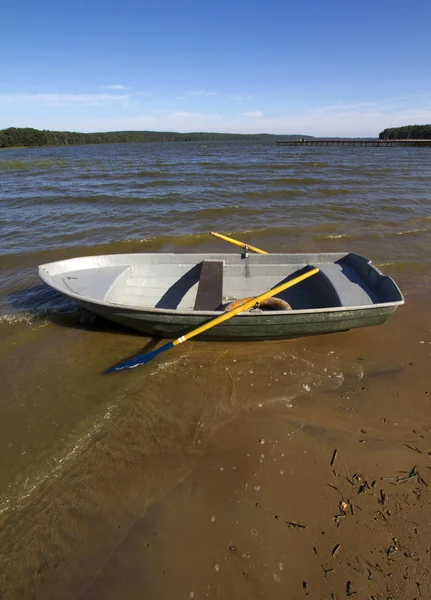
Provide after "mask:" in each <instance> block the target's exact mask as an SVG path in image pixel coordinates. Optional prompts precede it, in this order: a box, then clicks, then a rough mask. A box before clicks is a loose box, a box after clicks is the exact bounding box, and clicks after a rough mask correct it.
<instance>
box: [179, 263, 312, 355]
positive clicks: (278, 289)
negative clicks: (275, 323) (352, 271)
mask: <svg viewBox="0 0 431 600" xmlns="http://www.w3.org/2000/svg"><path fill="white" fill-rule="evenodd" d="M318 272H319V269H318V268H317V267H316V268H314V269H311V271H307V273H303V274H302V275H299V276H298V277H295V279H291V280H290V281H288V282H286V283H282V284H281V285H278V286H277V287H275V288H272V290H268V291H267V292H265V293H264V294H260V295H259V296H256V297H255V298H252V299H251V300H249V301H248V302H244V304H241V305H240V306H237V307H236V308H234V309H233V310H231V311H229V312H225V313H223V314H222V315H220V316H219V317H216V318H215V319H211V321H209V322H208V323H205V325H202V326H201V327H198V328H197V329H194V330H193V331H191V332H190V333H186V334H185V335H183V336H182V337H180V338H178V339H177V340H175V341H174V342H173V345H174V346H177V345H178V344H181V343H182V342H185V341H186V340H189V339H190V338H192V337H194V336H195V335H199V334H200V333H202V332H204V331H206V330H207V329H211V327H215V326H216V325H218V324H219V323H223V321H227V320H228V319H231V318H232V317H234V316H235V315H237V314H238V313H240V312H243V311H245V310H248V309H249V308H252V307H253V306H254V305H255V304H256V303H257V302H262V300H266V299H267V298H271V297H272V296H276V295H277V294H279V293H280V292H282V291H283V290H287V288H290V287H292V286H293V285H296V284H297V283H300V282H301V281H304V279H307V278H308V277H311V276H312V275H315V274H316V273H318Z"/></svg>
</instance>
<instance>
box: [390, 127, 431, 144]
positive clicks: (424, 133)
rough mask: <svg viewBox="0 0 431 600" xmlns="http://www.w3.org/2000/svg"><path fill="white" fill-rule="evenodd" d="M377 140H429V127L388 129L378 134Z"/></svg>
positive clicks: (430, 134)
mask: <svg viewBox="0 0 431 600" xmlns="http://www.w3.org/2000/svg"><path fill="white" fill-rule="evenodd" d="M379 140H431V125H405V126H404V127H389V128H388V129H385V130H384V131H382V132H381V133H379Z"/></svg>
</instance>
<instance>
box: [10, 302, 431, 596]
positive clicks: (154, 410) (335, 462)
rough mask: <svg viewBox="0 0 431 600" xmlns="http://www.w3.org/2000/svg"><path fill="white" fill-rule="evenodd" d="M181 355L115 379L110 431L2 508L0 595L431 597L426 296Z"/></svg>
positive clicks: (429, 322)
mask: <svg viewBox="0 0 431 600" xmlns="http://www.w3.org/2000/svg"><path fill="white" fill-rule="evenodd" d="M99 343H100V340H99ZM121 343H122V344H123V347H122V352H123V354H124V355H127V352H126V348H125V347H124V344H126V342H125V341H122V342H121ZM127 344H129V346H128V351H129V352H130V353H132V350H133V346H136V348H138V344H139V340H137V339H133V338H132V339H129V340H128V341H127ZM185 346H186V345H185ZM215 348H216V350H215ZM116 352H117V354H118V348H117V349H116ZM182 352H183V353H182V354H180V355H179V357H178V358H174V357H172V360H173V361H174V362H173V363H170V362H169V360H168V359H166V361H165V362H164V363H163V362H161V363H160V365H159V366H158V367H157V368H155V369H154V372H153V375H152V376H151V377H147V378H146V379H142V375H141V376H140V375H139V374H138V373H137V372H138V370H135V372H134V373H133V374H132V375H131V376H130V377H133V378H134V379H131V378H130V377H129V376H127V377H128V378H126V377H124V376H123V374H120V375H119V379H118V383H117V382H116V383H115V385H118V386H122V385H124V384H125V382H126V381H128V386H129V396H128V398H127V400H125V401H124V403H123V405H122V406H121V407H120V408H118V407H117V410H116V412H115V414H114V415H113V416H112V419H111V421H112V422H110V423H109V427H106V428H102V429H100V431H98V432H96V433H95V434H94V435H93V436H92V437H91V439H90V441H89V443H88V444H87V446H86V448H85V451H83V452H81V453H80V454H79V456H77V457H76V459H75V460H70V461H69V462H68V464H67V466H66V467H65V468H64V469H63V470H62V471H61V472H60V471H59V472H58V475H57V476H55V477H52V478H51V479H50V480H47V481H44V483H43V484H42V485H40V486H39V487H38V488H37V489H36V490H35V491H34V492H33V493H32V494H31V495H30V496H29V498H28V500H27V501H22V502H21V504H20V505H19V506H17V507H16V508H15V509H14V510H12V511H6V512H5V513H4V514H3V523H2V530H1V533H0V549H1V552H2V556H1V570H0V589H1V590H2V594H3V597H4V598H8V599H15V598H23V599H27V598H34V599H44V600H48V599H51V598H52V599H62V598H65V599H66V598H68V599H69V598H70V599H72V598H81V600H102V599H103V600H120V599H121V600H122V599H127V600H134V599H138V598H139V599H141V598H148V599H150V600H159V599H160V600H162V599H163V600H167V599H170V598H172V599H174V598H175V599H177V598H178V599H181V598H184V599H185V600H187V599H188V598H196V599H198V598H220V599H225V598H226V599H228V598H229V599H230V598H235V599H238V600H242V599H244V600H245V599H259V600H260V599H271V600H272V599H274V600H275V599H278V598H280V599H282V598H283V599H289V600H296V599H302V598H310V599H316V600H317V599H319V600H320V599H322V600H323V599H341V598H346V597H352V598H355V599H364V600H365V599H371V598H376V599H385V600H387V599H389V598H391V599H392V600H395V599H397V600H398V599H399V600H404V599H412V600H413V599H414V598H417V599H419V598H430V597H431V504H430V495H429V493H430V492H429V485H431V422H430V418H429V417H430V415H431V411H430V403H431V375H430V357H431V319H430V317H429V312H428V297H427V295H426V294H424V293H423V292H420V291H417V292H415V291H411V292H410V293H409V294H407V303H406V305H405V306H404V307H401V308H400V309H398V310H397V312H396V313H395V315H394V316H393V317H391V319H390V320H389V321H388V322H387V324H385V325H384V326H382V327H379V328H370V329H363V330H356V331H351V332H347V333H342V334H335V335H330V336H320V337H316V338H308V339H302V340H294V341H291V342H282V343H271V344H249V345H247V346H246V347H244V345H241V346H240V345H235V344H234V345H229V344H220V345H213V344H205V343H201V344H199V342H196V343H194V344H192V343H190V344H189V346H188V348H184V349H183V350H182ZM112 354H114V349H112ZM105 358H106V357H105ZM176 360H179V363H175V361H176ZM170 369H171V371H170ZM172 369H175V373H174V375H173V374H172ZM120 378H121V379H120ZM143 381H145V383H146V386H147V388H146V395H145V401H143V400H142V397H140V396H138V393H137V389H138V388H137V386H138V384H139V383H140V384H141V385H142V383H143ZM131 382H132V383H131ZM135 384H136V387H133V386H134V385H135Z"/></svg>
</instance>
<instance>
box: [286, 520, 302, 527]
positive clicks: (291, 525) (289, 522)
mask: <svg viewBox="0 0 431 600" xmlns="http://www.w3.org/2000/svg"><path fill="white" fill-rule="evenodd" d="M286 525H287V526H288V527H293V528H294V529H305V528H306V527H307V525H302V523H297V522H296V521H286Z"/></svg>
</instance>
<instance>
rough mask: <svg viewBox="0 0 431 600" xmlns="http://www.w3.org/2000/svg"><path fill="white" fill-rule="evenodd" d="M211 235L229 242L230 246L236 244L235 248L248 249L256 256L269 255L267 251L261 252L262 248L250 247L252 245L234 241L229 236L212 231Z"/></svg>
mask: <svg viewBox="0 0 431 600" xmlns="http://www.w3.org/2000/svg"><path fill="white" fill-rule="evenodd" d="M210 235H213V236H214V237H217V238H219V239H221V240H224V241H225V242H229V243H230V244H234V245H235V246H239V247H240V248H244V249H246V248H247V249H248V250H251V251H252V252H256V254H268V252H265V250H261V249H260V248H256V247H255V246H250V244H246V243H244V242H239V241H238V240H234V239H233V238H230V237H227V235H222V234H221V233H216V232H215V231H210Z"/></svg>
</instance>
